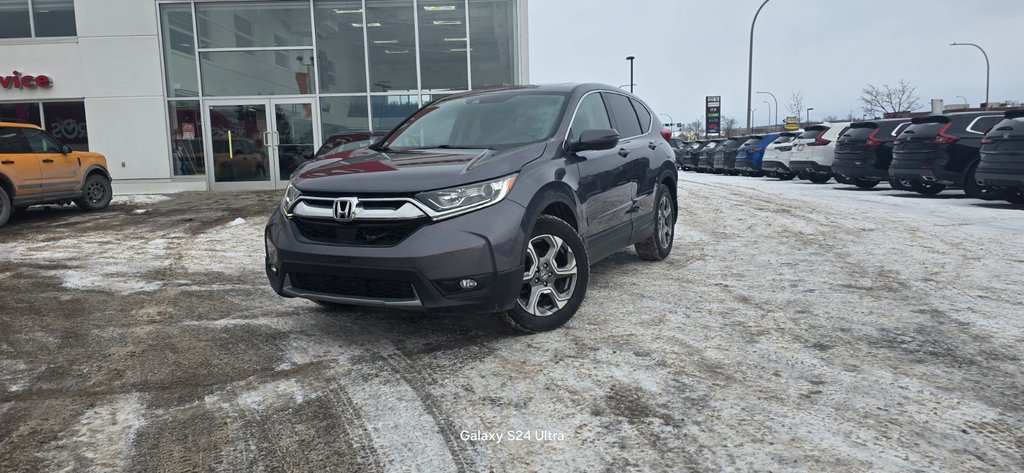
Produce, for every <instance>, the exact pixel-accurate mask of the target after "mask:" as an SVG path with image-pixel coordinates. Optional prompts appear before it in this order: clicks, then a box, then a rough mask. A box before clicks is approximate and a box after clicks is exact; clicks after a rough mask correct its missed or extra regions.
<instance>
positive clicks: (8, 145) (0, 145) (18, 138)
mask: <svg viewBox="0 0 1024 473" xmlns="http://www.w3.org/2000/svg"><path fill="white" fill-rule="evenodd" d="M31 152H32V148H31V147H30V146H29V145H28V142H27V141H25V136H24V135H22V134H21V129H20V128H0V154H24V153H31Z"/></svg>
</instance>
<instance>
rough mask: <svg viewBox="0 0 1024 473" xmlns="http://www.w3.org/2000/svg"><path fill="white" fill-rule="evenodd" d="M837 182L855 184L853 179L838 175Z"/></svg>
mask: <svg viewBox="0 0 1024 473" xmlns="http://www.w3.org/2000/svg"><path fill="white" fill-rule="evenodd" d="M836 182H838V183H840V184H853V179H847V178H845V177H843V176H836Z"/></svg>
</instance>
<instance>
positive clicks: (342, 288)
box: [291, 273, 416, 300]
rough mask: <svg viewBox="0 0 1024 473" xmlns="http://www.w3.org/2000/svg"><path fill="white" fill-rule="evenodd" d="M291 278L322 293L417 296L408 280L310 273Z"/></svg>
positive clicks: (297, 284) (299, 285) (305, 288)
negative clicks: (385, 279)
mask: <svg viewBox="0 0 1024 473" xmlns="http://www.w3.org/2000/svg"><path fill="white" fill-rule="evenodd" d="M291 280H292V285H293V286H294V287H295V288H296V289H301V290H303V291H310V292H317V293H320V294H331V295H336V296H348V297H366V298H371V299H394V300H410V299H415V298H416V291H414V290H413V288H412V284H411V283H409V282H406V281H384V280H379V279H363V278H351V277H344V276H331V275H326V274H308V273H292V274H291Z"/></svg>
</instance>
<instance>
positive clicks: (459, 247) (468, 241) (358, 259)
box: [265, 200, 527, 313]
mask: <svg viewBox="0 0 1024 473" xmlns="http://www.w3.org/2000/svg"><path fill="white" fill-rule="evenodd" d="M524 216H525V209H524V208H523V207H522V206H521V205H519V204H517V203H515V202H512V201H510V200H505V201H502V202H500V203H498V204H496V205H494V206H492V207H488V208H485V209H482V210H479V211H476V212H472V213H469V214H466V215H462V216H459V217H455V218H452V219H450V220H445V221H441V222H434V223H431V224H428V225H425V226H423V227H421V228H419V229H418V230H416V231H415V232H413V233H412V234H411V235H409V236H408V237H407V238H405V239H404V240H403V241H401V242H399V243H398V244H396V245H392V246H345V245H334V244H326V243H317V242H313V241H310V240H308V239H306V238H304V237H303V236H302V234H301V232H299V231H298V227H297V226H296V225H295V223H294V222H292V221H291V220H290V219H288V218H287V217H285V216H284V215H283V213H282V212H281V210H280V208H277V209H275V210H274V213H273V214H271V216H270V220H269V221H268V223H267V228H266V232H265V238H266V247H267V257H266V259H265V261H266V274H267V278H268V279H269V281H270V285H271V287H273V289H274V291H275V292H277V293H278V294H279V295H281V296H284V297H302V298H306V299H311V300H319V301H325V302H334V303H342V304H352V305H363V306H375V307H395V308H402V309H414V310H427V311H458V312H481V313H493V312H501V311H505V310H508V309H510V308H512V306H513V305H514V304H515V302H516V298H517V296H518V294H519V290H520V288H521V287H522V278H523V271H524V270H523V255H522V251H523V248H524V237H523V235H525V233H526V230H527V229H524V228H522V225H523V223H522V222H523V221H524V218H523V217H524ZM462 279H473V280H474V281H476V282H477V284H478V285H477V287H476V288H473V289H470V290H461V289H459V288H458V281H460V280H462Z"/></svg>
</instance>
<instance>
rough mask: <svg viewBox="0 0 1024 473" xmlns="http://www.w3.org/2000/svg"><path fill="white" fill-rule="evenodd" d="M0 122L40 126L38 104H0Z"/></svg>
mask: <svg viewBox="0 0 1024 473" xmlns="http://www.w3.org/2000/svg"><path fill="white" fill-rule="evenodd" d="M0 122H18V123H31V124H33V125H38V126H42V124H43V122H42V120H41V117H40V115H39V102H19V103H0Z"/></svg>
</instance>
